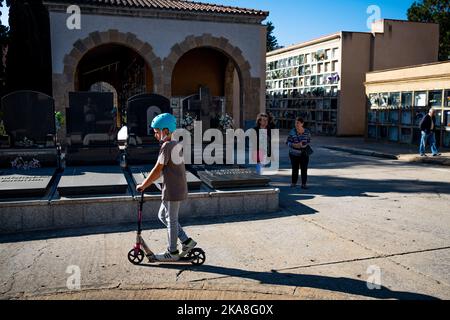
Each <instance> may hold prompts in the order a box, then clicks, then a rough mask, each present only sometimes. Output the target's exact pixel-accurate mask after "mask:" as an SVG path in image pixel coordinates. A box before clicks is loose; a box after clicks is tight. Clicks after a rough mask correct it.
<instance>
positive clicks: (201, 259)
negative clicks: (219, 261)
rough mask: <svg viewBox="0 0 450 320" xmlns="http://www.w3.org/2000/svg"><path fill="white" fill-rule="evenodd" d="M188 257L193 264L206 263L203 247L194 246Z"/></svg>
mask: <svg viewBox="0 0 450 320" xmlns="http://www.w3.org/2000/svg"><path fill="white" fill-rule="evenodd" d="M188 258H189V260H191V263H192V264H193V265H196V266H200V265H202V264H203V263H205V260H206V254H205V251H203V250H202V249H200V248H194V249H192V250H191V252H189V255H188Z"/></svg>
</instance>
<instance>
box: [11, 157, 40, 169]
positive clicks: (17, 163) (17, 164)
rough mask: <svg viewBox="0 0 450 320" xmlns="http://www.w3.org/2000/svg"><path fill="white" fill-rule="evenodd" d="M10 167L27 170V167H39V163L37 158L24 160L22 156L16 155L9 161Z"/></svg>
mask: <svg viewBox="0 0 450 320" xmlns="http://www.w3.org/2000/svg"><path fill="white" fill-rule="evenodd" d="M11 167H12V168H13V169H18V170H29V169H35V168H40V167H41V163H40V162H39V160H37V159H35V158H33V159H32V160H30V161H25V160H23V158H22V157H17V158H15V159H14V160H13V161H11Z"/></svg>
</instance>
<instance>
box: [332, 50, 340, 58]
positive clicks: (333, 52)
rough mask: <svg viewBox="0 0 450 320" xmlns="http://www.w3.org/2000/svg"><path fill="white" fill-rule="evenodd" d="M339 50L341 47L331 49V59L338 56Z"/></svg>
mask: <svg viewBox="0 0 450 320" xmlns="http://www.w3.org/2000/svg"><path fill="white" fill-rule="evenodd" d="M338 50H339V48H333V50H332V51H331V59H336V58H337V55H338Z"/></svg>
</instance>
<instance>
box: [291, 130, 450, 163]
mask: <svg viewBox="0 0 450 320" xmlns="http://www.w3.org/2000/svg"><path fill="white" fill-rule="evenodd" d="M285 136H286V132H282V137H283V138H284V137H285ZM314 140H315V144H316V145H318V146H324V147H327V148H329V149H332V150H338V151H344V152H349V153H352V154H357V155H358V154H359V155H365V156H372V157H377V158H384V159H397V160H400V161H406V162H416V163H429V164H436V165H446V166H450V149H448V148H439V152H440V153H441V156H438V157H432V156H431V151H430V147H429V146H427V155H428V156H427V157H420V156H419V147H418V146H415V145H406V144H401V143H391V142H375V141H366V140H365V139H364V138H362V137H325V136H323V137H322V136H319V137H314Z"/></svg>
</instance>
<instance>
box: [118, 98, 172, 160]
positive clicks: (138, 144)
mask: <svg viewBox="0 0 450 320" xmlns="http://www.w3.org/2000/svg"><path fill="white" fill-rule="evenodd" d="M161 113H171V109H170V100H169V99H167V98H166V97H163V96H160V95H157V94H139V95H136V96H133V97H131V98H130V99H128V101H127V127H128V135H129V139H128V149H127V153H128V162H129V163H130V164H146V163H149V162H155V161H156V159H157V158H158V153H159V147H160V146H159V142H158V141H157V140H156V138H155V137H154V133H153V129H151V127H150V124H151V122H152V120H153V118H155V117H156V116H157V115H159V114H161Z"/></svg>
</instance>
